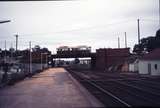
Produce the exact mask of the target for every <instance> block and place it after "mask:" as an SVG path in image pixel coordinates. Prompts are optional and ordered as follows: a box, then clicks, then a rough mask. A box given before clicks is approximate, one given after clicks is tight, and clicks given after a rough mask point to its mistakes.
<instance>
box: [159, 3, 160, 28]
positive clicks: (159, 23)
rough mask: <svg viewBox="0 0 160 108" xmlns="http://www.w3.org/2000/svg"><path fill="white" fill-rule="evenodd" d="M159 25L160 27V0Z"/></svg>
mask: <svg viewBox="0 0 160 108" xmlns="http://www.w3.org/2000/svg"><path fill="white" fill-rule="evenodd" d="M159 27H160V0H159Z"/></svg>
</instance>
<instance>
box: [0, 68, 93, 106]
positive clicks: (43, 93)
mask: <svg viewBox="0 0 160 108" xmlns="http://www.w3.org/2000/svg"><path fill="white" fill-rule="evenodd" d="M76 107H81V108H82V107H85V108H86V107H93V106H91V103H90V102H89V100H87V99H86V97H85V96H84V95H82V92H81V91H80V90H79V89H78V88H77V86H76V85H75V84H74V82H73V81H72V80H71V79H70V78H69V76H68V74H67V72H66V71H65V70H64V69H63V68H51V69H48V70H45V71H44V72H41V73H39V74H37V75H34V76H33V77H32V78H27V79H25V80H23V81H21V82H18V83H16V84H15V85H13V86H7V87H4V88H2V89H0V108H76Z"/></svg>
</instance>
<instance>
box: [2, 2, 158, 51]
mask: <svg viewBox="0 0 160 108" xmlns="http://www.w3.org/2000/svg"><path fill="white" fill-rule="evenodd" d="M158 15H159V14H158V0H76V1H41V2H40V1H30V2H24V1H23V2H0V20H8V19H10V20H11V22H10V23H4V24H0V48H2V49H4V41H5V40H6V41H7V48H9V47H11V44H12V45H13V47H15V37H14V35H15V34H18V35H19V46H18V47H19V49H26V48H28V44H29V41H32V44H33V46H34V45H36V44H39V45H40V46H41V47H47V48H49V50H51V51H54V52H55V48H57V47H58V46H62V45H69V46H76V45H89V46H91V47H92V50H93V51H95V49H97V48H104V47H105V48H116V47H117V46H118V45H117V43H118V42H117V37H118V36H119V37H120V42H121V47H124V32H127V40H128V47H131V48H133V46H134V44H136V43H137V19H138V18H139V19H140V28H141V37H147V36H154V35H155V32H156V30H157V29H158V28H159V25H158Z"/></svg>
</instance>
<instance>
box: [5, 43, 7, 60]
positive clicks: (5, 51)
mask: <svg viewBox="0 0 160 108" xmlns="http://www.w3.org/2000/svg"><path fill="white" fill-rule="evenodd" d="M4 49H5V52H4V61H5V62H6V50H7V48H6V40H5V42H4Z"/></svg>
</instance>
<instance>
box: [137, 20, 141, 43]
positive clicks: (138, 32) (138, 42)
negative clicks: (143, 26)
mask: <svg viewBox="0 0 160 108" xmlns="http://www.w3.org/2000/svg"><path fill="white" fill-rule="evenodd" d="M137 24H138V44H140V27H139V19H137Z"/></svg>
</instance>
